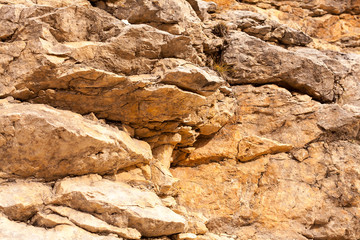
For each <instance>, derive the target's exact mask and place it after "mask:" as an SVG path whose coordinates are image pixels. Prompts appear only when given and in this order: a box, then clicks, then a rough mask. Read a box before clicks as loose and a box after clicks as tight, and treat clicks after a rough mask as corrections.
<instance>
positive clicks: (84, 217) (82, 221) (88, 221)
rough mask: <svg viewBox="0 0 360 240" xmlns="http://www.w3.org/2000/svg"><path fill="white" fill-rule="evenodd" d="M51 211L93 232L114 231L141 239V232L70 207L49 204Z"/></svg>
mask: <svg viewBox="0 0 360 240" xmlns="http://www.w3.org/2000/svg"><path fill="white" fill-rule="evenodd" d="M47 208H48V209H50V210H51V211H53V212H55V213H57V214H59V215H61V216H64V217H67V218H68V219H69V220H70V221H71V222H72V223H74V224H75V225H77V226H78V227H81V228H83V229H85V230H87V231H89V232H92V233H114V234H117V235H118V236H119V237H124V238H128V239H140V238H141V234H140V233H139V232H138V231H137V230H136V229H132V228H118V227H115V226H111V225H109V224H108V223H106V222H104V221H102V220H100V219H98V218H96V217H94V216H92V215H91V214H88V213H83V212H80V211H77V210H74V209H71V208H68V207H63V206H48V207H47Z"/></svg>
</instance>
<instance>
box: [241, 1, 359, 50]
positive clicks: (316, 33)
mask: <svg viewBox="0 0 360 240" xmlns="http://www.w3.org/2000/svg"><path fill="white" fill-rule="evenodd" d="M242 2H246V3H245V4H243V3H241V4H238V5H237V9H243V10H251V11H255V12H259V13H262V14H263V15H267V16H269V17H270V18H271V19H277V20H278V21H280V22H281V23H283V24H285V25H288V26H291V27H294V28H296V29H298V30H302V31H303V32H306V33H307V34H308V35H310V36H311V37H313V38H315V39H314V42H313V44H312V46H313V47H315V48H318V49H329V50H336V51H339V50H343V51H348V52H357V53H359V46H360V42H359V34H358V33H359V29H360V25H359V22H358V21H357V20H356V19H357V16H358V14H359V9H360V8H359V3H358V1H325V0H324V1H267V0H266V1H262V0H260V1H253V0H251V1H242ZM247 3H252V4H251V5H249V4H247Z"/></svg>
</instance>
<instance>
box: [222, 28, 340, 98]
mask: <svg viewBox="0 0 360 240" xmlns="http://www.w3.org/2000/svg"><path fill="white" fill-rule="evenodd" d="M228 41H229V47H228V48H227V49H226V50H225V52H224V55H223V56H222V60H223V62H224V63H226V64H227V65H229V66H231V70H229V71H228V72H227V75H228V77H230V78H229V79H228V81H229V82H230V83H231V84H244V83H252V84H266V83H277V84H283V85H286V86H290V87H291V88H293V89H295V90H297V91H299V92H303V93H306V94H308V95H310V96H312V97H314V98H316V99H318V100H321V101H325V102H329V101H332V100H333V98H334V81H335V79H334V74H333V72H332V71H331V70H330V69H329V68H328V67H327V65H326V64H325V63H324V61H323V60H322V59H319V58H316V56H315V57H314V56H313V55H311V54H306V53H300V52H296V51H288V50H285V49H283V48H281V47H278V46H273V45H270V44H268V43H265V42H263V41H261V40H259V39H257V38H254V37H251V36H249V35H247V34H245V33H241V32H236V33H233V34H232V35H231V36H230V37H229V40H228Z"/></svg>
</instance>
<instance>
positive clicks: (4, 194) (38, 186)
mask: <svg viewBox="0 0 360 240" xmlns="http://www.w3.org/2000/svg"><path fill="white" fill-rule="evenodd" d="M51 196H52V191H51V187H49V186H47V185H45V184H42V183H37V182H25V181H17V182H9V183H2V184H1V185H0V211H1V212H3V213H4V214H5V215H7V217H8V218H10V219H12V220H16V221H26V220H28V219H29V218H30V217H32V216H33V215H34V214H35V213H36V212H37V211H39V210H40V209H41V208H42V207H43V206H44V201H46V200H47V199H48V198H50V197H51Z"/></svg>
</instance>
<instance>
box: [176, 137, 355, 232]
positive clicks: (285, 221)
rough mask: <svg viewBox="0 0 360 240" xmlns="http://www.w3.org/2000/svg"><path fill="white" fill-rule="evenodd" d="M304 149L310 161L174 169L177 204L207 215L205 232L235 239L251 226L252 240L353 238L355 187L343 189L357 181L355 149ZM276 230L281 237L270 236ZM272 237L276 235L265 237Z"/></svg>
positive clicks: (338, 145) (344, 145) (275, 158)
mask: <svg viewBox="0 0 360 240" xmlns="http://www.w3.org/2000/svg"><path fill="white" fill-rule="evenodd" d="M321 149H322V150H321ZM307 150H308V151H309V156H310V157H309V158H307V159H306V160H304V161H303V162H301V163H299V162H296V161H294V160H293V159H291V158H290V157H289V156H288V155H286V154H278V155H272V156H270V157H265V158H260V159H259V160H257V161H254V162H248V163H241V164H239V163H235V162H232V161H226V162H221V163H211V164H208V165H201V166H198V167H196V168H176V169H174V170H173V171H172V173H173V175H174V176H175V177H177V178H179V179H180V182H179V183H180V184H179V185H180V186H179V189H181V190H180V192H179V197H178V202H179V204H180V205H182V206H186V208H187V209H188V210H190V211H195V212H199V211H200V212H202V213H203V214H204V215H205V216H206V217H208V218H209V222H208V223H207V227H208V228H209V229H210V231H215V232H219V233H220V232H224V231H226V232H227V233H232V234H236V235H238V236H240V239H246V237H245V238H241V236H244V235H243V234H244V233H245V232H247V231H248V229H247V228H248V227H245V226H246V225H252V229H253V230H252V231H253V233H252V235H253V236H256V237H257V238H256V239H289V237H290V236H291V237H290V238H294V239H303V236H306V237H308V238H317V237H319V238H323V239H331V238H340V236H346V237H345V238H344V239H357V238H358V237H359V234H360V231H359V230H360V229H359V226H358V222H359V214H358V204H359V202H358V199H357V196H358V195H357V192H358V189H357V187H355V188H352V189H351V190H350V189H346V190H345V189H344V188H348V187H349V186H351V185H352V186H355V185H354V182H353V183H350V182H351V181H357V180H356V179H357V175H358V173H355V172H357V170H358V165H357V164H358V160H357V157H355V156H357V154H358V153H357V152H358V146H357V145H355V144H349V143H348V142H345V141H340V142H334V143H332V144H330V145H327V144H324V143H313V144H311V145H310V147H309V148H308V149H307ZM345 159H347V160H348V161H346V160H345ZM350 169H352V170H350ZM349 171H354V172H353V173H350V172H349ZM210 172H211V174H209V173H210ZM340 172H341V173H340ZM338 174H340V175H338ZM343 174H344V175H343ZM214 176H215V177H214ZM345 176H347V177H345ZM340 179H341V180H340ZM348 181H349V182H348ZM335 185H337V186H338V187H335ZM239 191H240V192H239ZM340 192H341V193H346V194H345V196H341V193H340ZM187 193H190V194H187ZM194 198H196V199H199V200H198V201H193V199H194ZM342 206H347V207H345V208H344V207H342ZM255 222H256V224H255ZM314 226H316V227H314ZM274 228H275V229H277V230H275V231H274ZM243 229H244V230H243ZM245 229H247V230H245ZM265 229H267V230H265ZM270 229H272V230H270ZM262 232H263V233H262ZM266 232H267V235H268V236H267V237H265V236H264V238H262V237H261V236H262V234H264V233H266ZM281 232H283V233H284V235H285V236H284V235H283V236H281V235H278V237H277V238H276V237H275V236H276V235H277V234H280V233H281ZM296 232H297V233H300V234H297V233H296ZM345 232H346V233H345ZM273 233H277V234H275V236H272V237H271V235H272V234H273ZM286 235H287V236H286ZM250 236H251V235H250ZM250 236H248V237H250ZM280 236H281V237H280Z"/></svg>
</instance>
